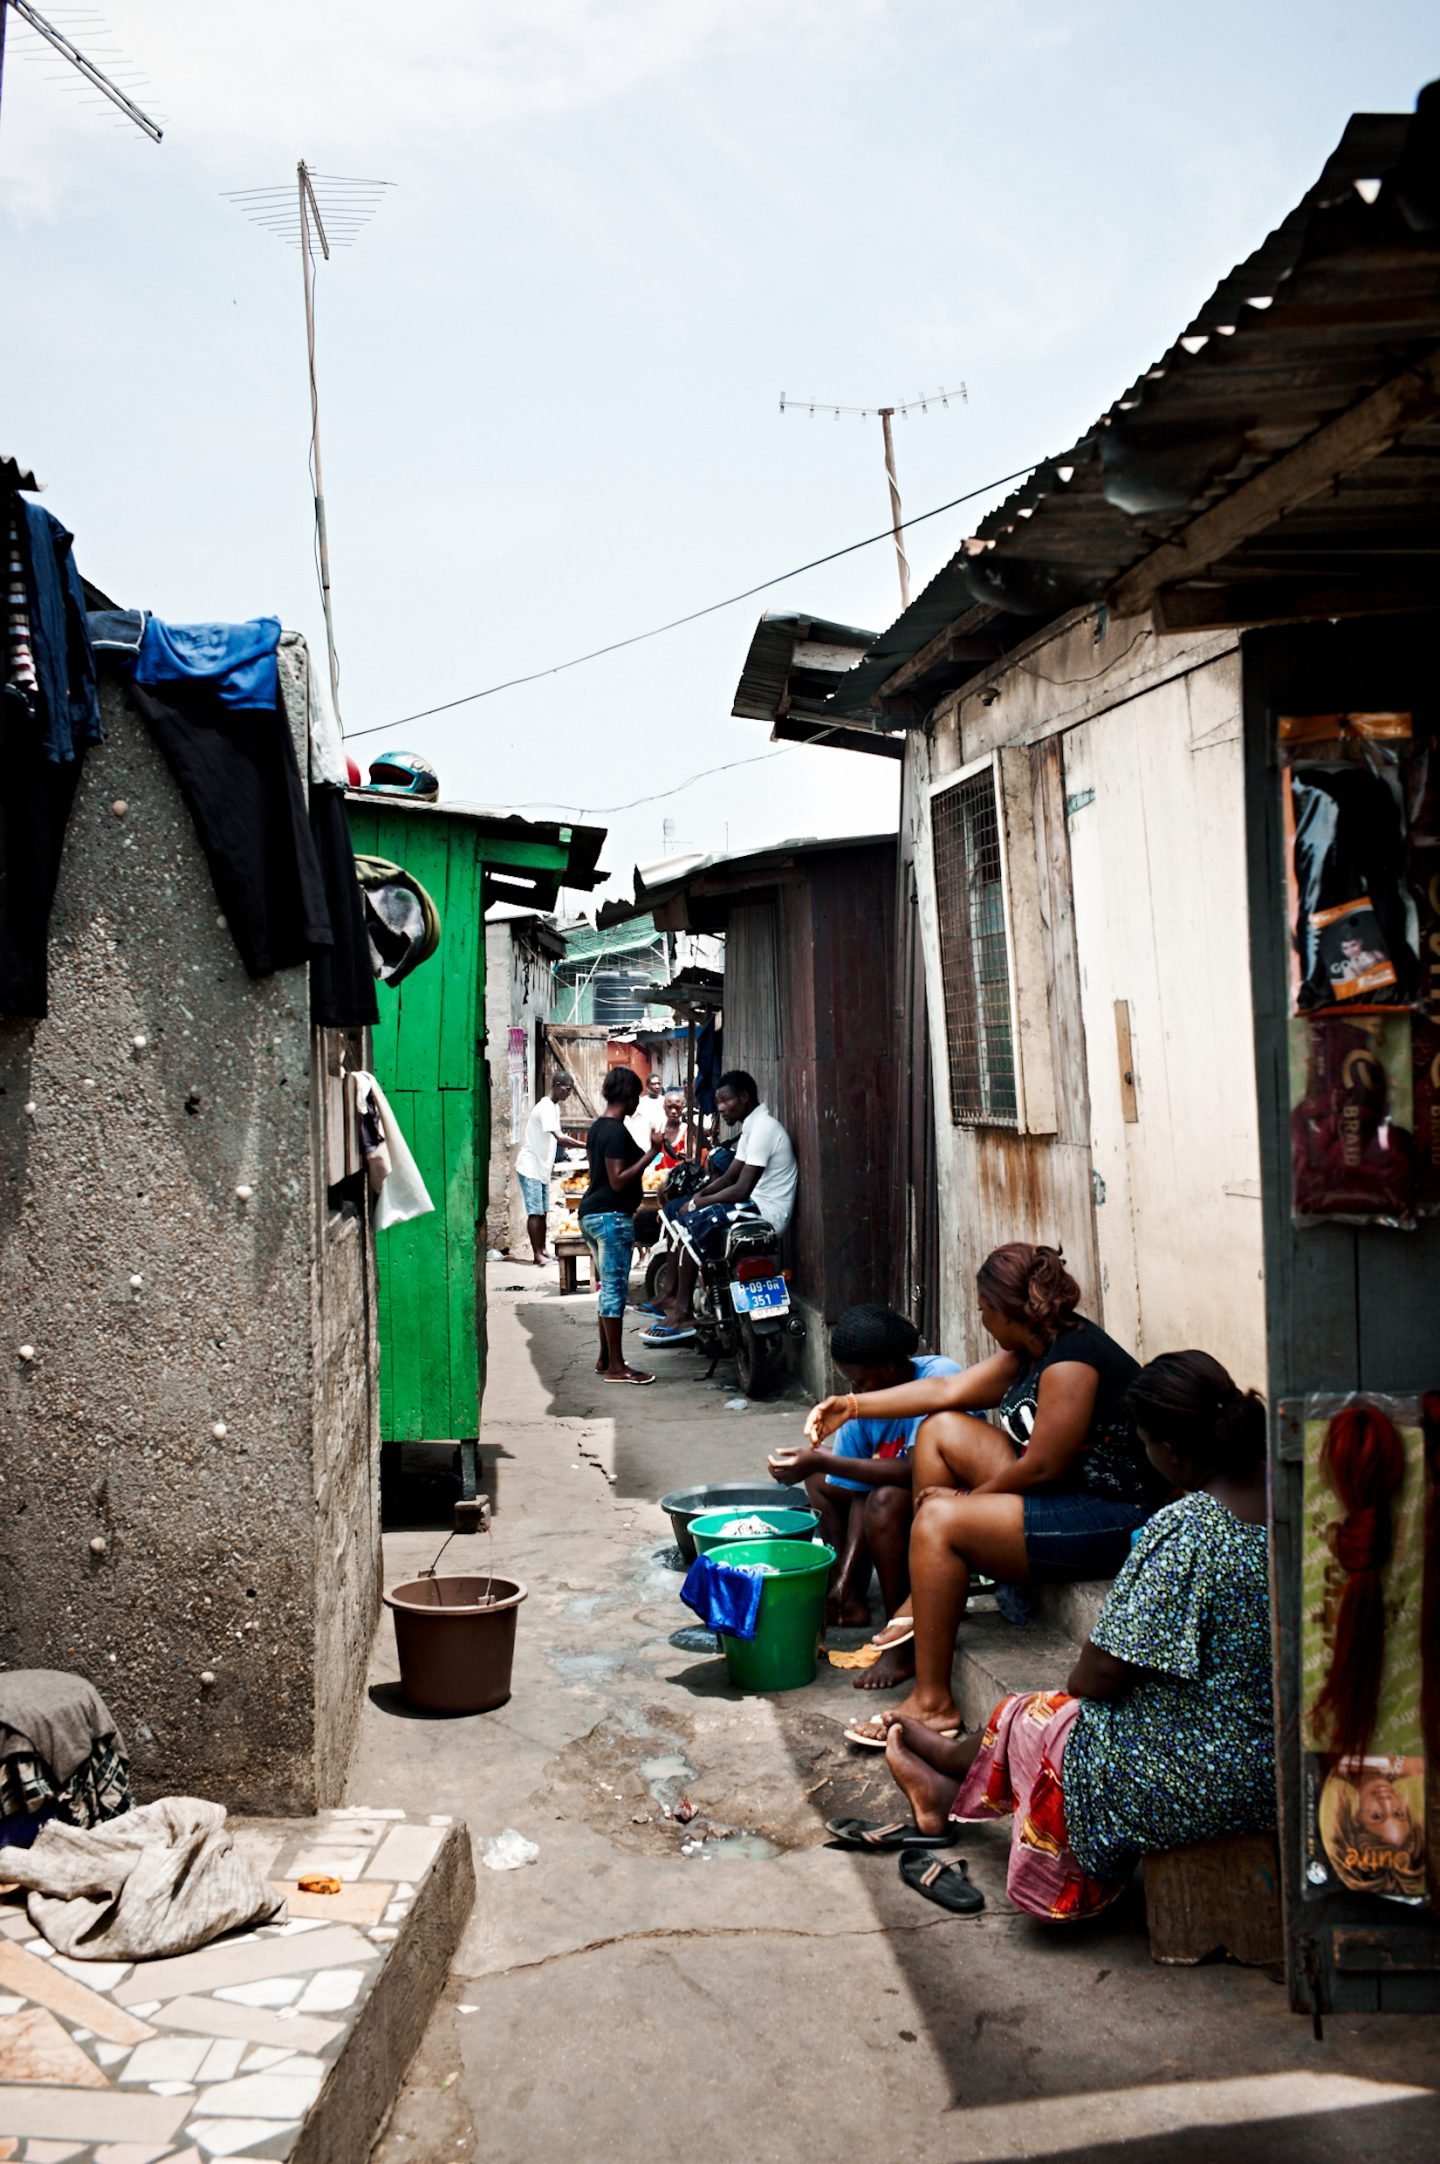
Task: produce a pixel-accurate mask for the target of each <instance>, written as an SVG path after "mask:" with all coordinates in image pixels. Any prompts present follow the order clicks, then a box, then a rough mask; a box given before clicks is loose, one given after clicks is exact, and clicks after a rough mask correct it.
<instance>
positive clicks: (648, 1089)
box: [625, 1069, 668, 1150]
mask: <svg viewBox="0 0 1440 2164" xmlns="http://www.w3.org/2000/svg"><path fill="white" fill-rule="evenodd" d="M667 1117H668V1115H667V1113H666V1110H665V1092H664V1089H663V1088H662V1086H661V1082H660V1077H659V1075H658V1074H656V1073H655V1072H654V1070H653V1069H652V1070H651V1073H650V1075H649V1077H648V1079H647V1081H646V1083H645V1087H644V1089H643V1091H642V1092H641V1095H640V1100H639V1102H638V1103H637V1105H636V1107H635V1110H634V1111H633V1112H632V1113H631V1115H630V1117H629V1119H628V1120H626V1122H625V1125H626V1126H627V1127H628V1128H629V1130H630V1138H631V1140H632V1141H633V1142H635V1143H637V1144H638V1146H639V1147H640V1148H641V1149H642V1150H648V1149H649V1147H650V1145H651V1143H652V1142H653V1141H654V1140H655V1137H656V1136H657V1135H658V1134H659V1133H660V1131H661V1129H662V1128H663V1127H664V1126H665V1123H666V1119H667Z"/></svg>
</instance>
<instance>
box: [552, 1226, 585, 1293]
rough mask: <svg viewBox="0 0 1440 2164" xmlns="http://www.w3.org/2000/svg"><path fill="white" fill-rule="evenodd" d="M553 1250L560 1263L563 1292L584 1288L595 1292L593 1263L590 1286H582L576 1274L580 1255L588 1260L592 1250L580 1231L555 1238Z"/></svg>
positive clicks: (578, 1290)
mask: <svg viewBox="0 0 1440 2164" xmlns="http://www.w3.org/2000/svg"><path fill="white" fill-rule="evenodd" d="M551 1251H552V1253H553V1254H554V1256H555V1260H556V1261H557V1262H558V1263H559V1265H560V1290H561V1292H562V1293H565V1292H580V1291H582V1290H583V1291H589V1292H593V1291H594V1290H595V1271H594V1266H593V1264H592V1266H591V1269H590V1283H589V1284H588V1286H584V1287H582V1286H581V1284H580V1282H579V1279H578V1277H577V1275H576V1270H575V1265H576V1263H577V1262H578V1261H579V1260H580V1257H581V1256H582V1255H583V1256H584V1257H585V1259H586V1261H587V1262H588V1261H589V1259H590V1250H589V1248H588V1247H587V1246H586V1245H585V1242H584V1241H583V1240H582V1239H581V1237H580V1235H579V1233H578V1232H571V1233H567V1234H566V1235H565V1236H564V1237H563V1238H560V1239H556V1240H553V1241H552V1242H551Z"/></svg>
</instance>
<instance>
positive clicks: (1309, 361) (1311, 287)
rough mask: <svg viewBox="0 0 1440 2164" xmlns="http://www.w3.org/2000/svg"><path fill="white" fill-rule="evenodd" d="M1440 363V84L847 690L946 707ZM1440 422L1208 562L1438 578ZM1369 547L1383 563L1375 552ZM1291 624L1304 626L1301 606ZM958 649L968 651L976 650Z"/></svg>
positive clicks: (1056, 469) (1008, 511) (1276, 240)
mask: <svg viewBox="0 0 1440 2164" xmlns="http://www.w3.org/2000/svg"><path fill="white" fill-rule="evenodd" d="M1437 347H1440V86H1431V88H1430V89H1429V90H1427V91H1425V92H1423V93H1422V94H1421V98H1420V101H1419V105H1418V108H1417V113H1416V115H1415V116H1414V117H1413V118H1412V117H1411V116H1409V115H1406V114H1398V113H1381V114H1358V115H1356V116H1355V117H1354V118H1353V119H1352V120H1351V121H1350V123H1349V125H1348V127H1347V128H1346V130H1345V133H1344V136H1343V137H1342V139H1341V141H1340V143H1339V145H1338V147H1337V149H1336V150H1335V152H1334V154H1333V156H1332V157H1331V158H1330V159H1328V160H1327V162H1326V165H1325V168H1324V171H1323V172H1322V173H1321V176H1320V178H1319V180H1318V181H1317V182H1316V184H1315V186H1314V187H1313V188H1311V189H1310V190H1309V191H1308V193H1307V194H1306V195H1305V196H1304V197H1303V198H1302V199H1301V201H1300V202H1299V203H1298V204H1297V205H1296V206H1295V208H1294V210H1292V211H1291V212H1290V214H1289V216H1288V217H1287V218H1285V219H1284V221H1283V222H1282V223H1281V224H1280V225H1279V226H1277V227H1276V228H1275V230H1274V231H1273V232H1272V233H1271V234H1269V235H1268V236H1267V238H1266V239H1265V240H1264V241H1263V242H1262V243H1261V245H1260V246H1259V247H1258V248H1257V249H1256V250H1255V251H1254V252H1253V253H1252V254H1251V255H1249V256H1247V257H1246V258H1245V259H1244V261H1243V262H1241V263H1239V264H1237V266H1236V267H1235V269H1234V270H1232V271H1231V272H1230V273H1229V275H1228V276H1227V277H1225V278H1224V279H1222V280H1221V282H1220V284H1219V285H1218V286H1217V287H1216V289H1215V291H1214V292H1213V293H1212V294H1211V296H1210V298H1209V299H1208V300H1207V301H1206V303H1205V304H1204V306H1203V307H1202V308H1201V309H1200V310H1199V311H1198V312H1197V314H1196V315H1195V317H1194V318H1193V320H1192V321H1191V322H1190V323H1189V324H1188V325H1187V326H1186V328H1185V330H1184V331H1183V332H1182V333H1181V335H1180V336H1179V338H1177V340H1176V341H1175V343H1174V344H1173V345H1172V346H1171V347H1170V348H1169V350H1168V351H1167V352H1166V353H1165V354H1164V355H1163V356H1162V357H1161V358H1160V360H1159V361H1157V362H1156V363H1155V364H1154V365H1153V366H1152V367H1150V368H1148V369H1146V370H1145V371H1144V373H1143V374H1142V375H1141V376H1139V377H1138V378H1137V380H1136V381H1135V382H1134V383H1133V384H1132V385H1131V386H1130V388H1129V389H1128V390H1127V391H1126V392H1125V393H1124V394H1123V395H1122V396H1121V397H1120V398H1118V399H1117V400H1116V401H1115V403H1114V404H1113V405H1112V406H1111V407H1110V408H1109V410H1108V411H1107V412H1106V413H1104V414H1102V415H1101V416H1100V418H1099V420H1098V421H1097V422H1096V423H1095V424H1094V426H1093V427H1092V428H1090V429H1089V430H1087V432H1086V433H1085V435H1083V436H1082V437H1081V438H1080V440H1079V441H1078V442H1077V443H1075V444H1073V445H1072V446H1071V447H1070V449H1069V450H1068V451H1065V452H1063V453H1061V454H1060V455H1059V456H1057V457H1055V458H1053V459H1048V460H1046V461H1045V462H1044V463H1043V464H1042V465H1041V466H1039V467H1037V469H1036V471H1035V472H1034V473H1033V474H1032V475H1031V476H1030V477H1029V479H1028V480H1026V481H1025V482H1024V483H1023V484H1022V485H1021V487H1019V488H1018V489H1016V490H1015V491H1014V492H1013V493H1012V494H1011V495H1010V496H1009V497H1008V498H1007V500H1006V501H1005V502H1004V503H1003V504H1002V505H1000V506H999V507H998V508H997V509H996V510H994V511H992V512H991V513H990V514H989V515H988V516H987V517H986V518H985V519H983V520H982V521H981V523H980V525H979V527H978V529H977V532H976V534H975V536H973V537H972V539H971V540H970V541H968V542H967V543H966V544H965V545H964V546H963V547H962V548H961V549H960V550H959V551H958V552H957V553H956V555H955V556H954V557H952V558H951V560H950V562H949V563H948V564H947V565H946V566H945V568H944V570H943V571H941V572H940V573H939V574H938V576H937V577H936V578H934V579H932V580H931V582H930V584H929V585H928V586H927V587H926V588H925V590H924V592H923V593H921V594H920V595H919V596H918V597H917V599H916V600H915V601H914V602H913V603H912V605H911V606H910V608H908V609H907V610H906V611H905V612H904V614H903V615H902V616H900V617H899V618H898V619H897V620H896V621H895V622H894V623H893V624H892V625H891V626H890V627H889V629H888V630H886V631H884V632H882V633H881V635H880V637H879V638H878V639H877V640H875V642H874V643H873V645H872V646H871V647H870V649H869V651H868V653H867V654H866V656H865V658H864V660H863V661H862V662H861V663H860V664H859V666H858V667H857V668H856V669H854V670H853V671H851V672H850V674H849V675H848V676H847V677H846V678H845V679H844V681H843V683H842V685H841V687H840V688H839V690H838V691H837V693H836V695H835V697H834V699H833V701H832V702H831V708H830V710H831V711H832V712H834V713H836V714H837V715H844V716H856V715H860V714H869V715H874V714H875V713H876V712H877V706H876V701H877V698H878V695H879V693H880V690H881V687H882V686H883V685H884V684H885V683H886V681H887V679H889V678H891V677H892V676H893V675H894V674H895V672H896V671H897V670H898V669H900V668H901V667H902V666H903V665H905V664H906V663H910V662H912V661H913V660H914V659H915V657H917V656H923V655H924V650H925V649H926V648H927V646H930V645H931V644H932V642H935V643H937V645H938V649H939V650H937V651H936V652H935V653H934V655H933V656H931V657H929V658H928V660H927V661H926V663H925V666H924V669H923V672H917V673H916V675H915V680H914V682H913V684H911V685H910V686H908V687H907V688H908V689H909V690H911V691H912V692H913V694H914V714H913V715H912V716H906V715H905V714H904V713H903V712H902V713H899V714H896V713H894V712H893V711H892V713H891V715H890V717H889V718H890V721H891V725H892V726H895V725H903V723H904V721H905V720H906V719H907V718H916V717H918V715H919V714H920V713H921V712H922V711H923V710H924V708H925V706H926V705H927V704H933V701H934V699H935V698H936V697H937V696H939V695H940V694H941V693H943V692H944V691H945V690H946V689H949V688H951V687H952V686H953V685H955V684H958V683H961V682H964V681H965V680H966V678H968V677H969V676H971V675H973V674H974V673H975V672H976V671H977V670H978V669H980V668H982V667H985V666H986V665H987V662H990V661H993V660H994V659H995V658H997V657H998V656H999V655H1000V654H1002V653H1003V651H1004V650H1005V648H1006V647H1008V646H1011V645H1014V644H1015V643H1017V641H1018V640H1020V639H1022V638H1024V637H1026V636H1028V635H1030V634H1031V633H1033V632H1034V631H1035V630H1036V629H1037V628H1038V626H1039V624H1041V623H1043V622H1045V621H1048V620H1050V619H1052V618H1054V617H1056V616H1058V615H1061V614H1064V613H1065V612H1066V611H1067V610H1069V609H1071V608H1074V607H1077V606H1079V605H1081V604H1084V603H1086V602H1093V601H1096V600H1100V599H1102V598H1103V597H1104V596H1105V595H1106V593H1107V592H1108V591H1109V590H1110V588H1111V587H1112V586H1113V585H1114V583H1115V581H1116V580H1117V579H1118V578H1119V577H1120V576H1121V574H1123V573H1125V572H1126V571H1128V570H1129V569H1130V568H1131V567H1132V566H1134V565H1135V564H1137V563H1138V562H1140V561H1142V560H1143V559H1144V558H1146V557H1147V556H1148V555H1150V553H1151V552H1152V551H1153V550H1154V549H1156V548H1157V547H1158V546H1159V545H1160V544H1161V543H1162V542H1164V541H1165V540H1167V539H1168V538H1169V537H1170V536H1171V535H1173V534H1175V533H1177V532H1178V531H1179V530H1180V529H1181V528H1183V527H1184V526H1186V525H1188V524H1189V522H1190V521H1191V520H1193V519H1194V518H1195V517H1196V516H1197V515H1198V514H1200V513H1201V512H1203V511H1205V510H1206V509H1207V508H1208V507H1210V506H1212V505H1214V504H1216V503H1218V502H1220V501H1221V500H1223V499H1224V498H1225V497H1227V496H1228V495H1230V494H1232V493H1233V492H1234V491H1235V490H1237V489H1238V488H1240V487H1242V486H1243V485H1244V484H1245V483H1246V482H1247V481H1248V480H1249V479H1251V477H1252V476H1254V475H1256V474H1259V473H1261V472H1262V471H1264V470H1265V469H1266V468H1267V467H1269V466H1270V465H1271V464H1272V463H1273V462H1274V461H1275V460H1277V459H1278V458H1280V457H1282V456H1283V455H1284V454H1285V453H1287V452H1288V451H1290V450H1292V449H1293V448H1294V447H1295V446H1296V445H1298V444H1300V443H1301V442H1303V441H1304V439H1306V438H1307V437H1309V436H1311V435H1313V434H1314V433H1315V431H1316V430H1317V429H1320V428H1322V427H1323V426H1324V425H1325V424H1326V423H1328V422H1330V421H1332V420H1334V419H1335V418H1336V417H1337V416H1338V415H1340V414H1342V413H1344V412H1346V411H1347V410H1348V409H1350V408H1351V407H1353V406H1355V405H1356V403H1357V402H1358V401H1359V400H1361V399H1363V398H1364V397H1365V396H1366V395H1367V394H1368V393H1370V392H1373V391H1375V390H1376V389H1377V387H1378V386H1380V385H1381V384H1384V383H1386V382H1387V381H1389V380H1391V379H1392V378H1394V377H1396V376H1397V375H1399V374H1400V373H1401V372H1402V371H1404V370H1405V369H1407V368H1409V367H1413V366H1415V365H1416V364H1417V363H1421V362H1423V361H1424V360H1425V359H1426V357H1428V356H1429V355H1431V354H1432V353H1434V351H1435V350H1436V348H1437ZM1437 482H1440V422H1431V423H1429V424H1421V425H1418V426H1416V427H1413V428H1410V429H1408V430H1407V431H1406V432H1405V434H1404V437H1403V441H1401V442H1400V443H1399V444H1398V445H1397V446H1395V447H1393V448H1391V449H1389V450H1386V451H1385V452H1383V454H1382V455H1380V456H1378V457H1376V458H1374V459H1372V460H1370V461H1369V462H1368V463H1367V464H1366V465H1364V466H1363V467H1361V468H1359V469H1358V470H1356V471H1355V472H1353V473H1351V474H1349V475H1346V476H1345V477H1343V478H1342V479H1341V480H1340V481H1339V482H1338V483H1337V484H1336V486H1335V488H1334V490H1333V492H1327V493H1326V494H1325V495H1324V496H1322V497H1317V498H1316V499H1314V500H1313V501H1311V502H1308V503H1305V504H1302V505H1300V506H1299V507H1298V508H1295V509H1293V510H1291V511H1289V512H1288V513H1287V515H1286V516H1285V517H1284V518H1283V520H1281V521H1278V522H1277V523H1276V524H1275V525H1273V526H1272V527H1271V528H1270V529H1269V530H1268V531H1266V532H1265V533H1263V534H1260V535H1258V536H1256V537H1255V539H1254V540H1253V541H1252V542H1250V543H1249V544H1247V545H1246V546H1244V547H1243V548H1242V549H1240V550H1238V551H1237V555H1236V559H1235V561H1234V562H1232V563H1230V564H1228V565H1225V564H1220V565H1208V564H1207V565H1205V566H1202V567H1201V570H1202V572H1203V575H1204V576H1205V578H1207V579H1210V580H1214V581H1215V582H1217V583H1219V584H1221V585H1223V583H1224V581H1225V580H1226V579H1227V578H1233V577H1236V576H1238V575H1239V574H1240V573H1241V572H1242V571H1243V573H1244V575H1245V577H1246V578H1247V579H1252V580H1253V579H1256V578H1262V579H1263V578H1269V579H1272V580H1274V581H1276V582H1277V583H1276V586H1275V589H1274V591H1275V596H1276V599H1277V602H1278V601H1279V600H1280V599H1281V597H1282V594H1283V592H1284V591H1285V590H1284V589H1282V587H1281V585H1280V584H1279V582H1280V581H1282V580H1286V579H1288V580H1290V581H1291V582H1292V583H1293V582H1294V581H1295V580H1296V579H1297V578H1310V579H1314V578H1316V577H1317V576H1339V577H1344V576H1345V575H1346V559H1347V558H1353V557H1354V554H1355V551H1356V548H1357V542H1358V543H1361V544H1363V543H1365V542H1367V541H1368V543H1369V544H1370V546H1371V548H1372V550H1373V549H1382V548H1383V549H1384V550H1385V551H1386V552H1387V554H1388V555H1389V556H1390V557H1391V558H1392V559H1395V560H1398V559H1402V558H1405V557H1409V558H1410V559H1411V561H1412V564H1413V566H1415V567H1418V566H1419V565H1420V564H1421V563H1422V562H1423V561H1424V560H1425V559H1426V558H1427V557H1428V558H1429V559H1430V560H1431V562H1432V566H1433V557H1434V553H1435V548H1436V543H1437V540H1440V534H1437V512H1436V505H1437V500H1440V490H1437ZM1362 552H1363V551H1362ZM1279 613H1283V612H1279ZM957 635H958V636H957Z"/></svg>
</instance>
